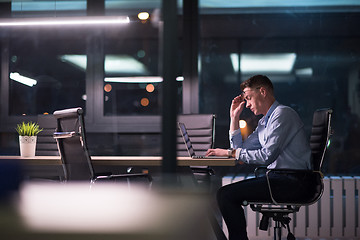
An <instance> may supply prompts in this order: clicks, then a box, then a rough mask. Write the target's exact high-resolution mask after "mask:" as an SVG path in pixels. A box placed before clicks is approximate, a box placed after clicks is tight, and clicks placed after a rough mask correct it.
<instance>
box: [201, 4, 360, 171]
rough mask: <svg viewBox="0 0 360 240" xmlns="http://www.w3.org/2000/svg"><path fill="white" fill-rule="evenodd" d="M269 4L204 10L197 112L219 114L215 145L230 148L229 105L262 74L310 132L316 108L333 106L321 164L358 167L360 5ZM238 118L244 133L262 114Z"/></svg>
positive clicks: (339, 168) (331, 167)
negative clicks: (330, 130) (245, 85)
mask: <svg viewBox="0 0 360 240" xmlns="http://www.w3.org/2000/svg"><path fill="white" fill-rule="evenodd" d="M202 2H206V1H202ZM269 2H270V5H269V6H267V4H264V5H263V6H262V7H259V6H250V3H249V5H247V4H245V3H244V5H242V6H239V8H238V9H222V10H220V12H221V14H220V13H219V12H217V14H215V12H214V11H215V10H214V9H213V8H211V7H203V8H202V9H201V11H202V14H201V74H200V76H201V79H200V81H199V84H200V89H201V90H200V96H199V99H200V111H201V112H204V113H215V114H216V115H217V131H216V139H217V142H216V144H215V145H216V146H217V147H224V148H226V147H228V146H229V145H228V144H229V143H228V126H229V106H230V103H231V99H232V98H234V97H235V96H237V95H238V94H239V93H240V89H239V86H240V83H241V82H242V81H244V80H246V79H247V78H249V77H250V76H252V75H256V74H264V75H267V76H268V77H269V78H270V79H271V80H272V81H273V83H274V88H275V95H276V98H277V100H278V101H279V102H280V103H282V104H285V105H288V106H291V107H292V108H294V109H295V110H296V111H297V112H298V113H299V115H300V117H301V118H302V120H303V122H304V124H305V128H306V131H307V133H308V134H310V131H311V124H312V115H313V112H314V111H315V110H316V109H318V108H332V109H333V110H334V114H333V119H332V128H333V135H332V138H331V143H330V145H329V149H328V152H327V155H326V159H325V163H324V165H325V166H324V167H325V168H324V170H325V172H326V173H327V174H358V173H360V157H359V156H360V154H359V150H358V148H357V146H356V145H357V136H358V133H359V127H358V126H359V124H360V108H359V103H360V101H359V99H360V98H359V84H360V75H359V72H360V45H359V44H358V43H359V42H360V38H359V36H360V35H359V33H360V30H359V28H358V24H359V22H360V9H359V3H355V2H351V1H348V2H341V3H343V4H341V3H340V2H337V3H336V5H337V4H339V6H338V7H337V8H336V9H335V8H334V5H333V6H328V5H326V6H322V5H321V4H320V3H319V2H318V6H316V7H315V6H313V5H312V4H311V5H307V6H306V8H304V6H303V5H302V4H300V5H299V6H298V7H297V6H296V3H294V4H295V5H294V6H295V7H292V8H286V6H282V8H277V9H273V8H271V7H272V5H273V4H274V3H275V2H277V3H279V1H269ZM298 3H300V2H298ZM340 5H341V6H340ZM349 6H352V7H349ZM241 118H242V120H245V121H246V122H247V123H248V124H247V127H246V128H245V129H244V132H246V133H250V132H252V131H253V130H254V128H255V127H256V125H257V120H258V119H259V117H256V116H254V115H253V114H252V113H251V112H250V111H249V110H247V111H245V112H244V113H243V115H242V116H241Z"/></svg>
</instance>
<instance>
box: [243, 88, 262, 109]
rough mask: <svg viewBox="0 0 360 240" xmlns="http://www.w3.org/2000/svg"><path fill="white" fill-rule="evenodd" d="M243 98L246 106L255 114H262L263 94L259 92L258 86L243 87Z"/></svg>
mask: <svg viewBox="0 0 360 240" xmlns="http://www.w3.org/2000/svg"><path fill="white" fill-rule="evenodd" d="M243 94H244V99H245V100H246V107H247V108H250V110H251V111H252V112H253V113H254V114H255V115H259V114H263V111H262V110H263V109H262V108H263V96H262V95H261V93H260V87H257V88H248V87H247V88H244V93H243Z"/></svg>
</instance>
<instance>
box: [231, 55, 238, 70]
mask: <svg viewBox="0 0 360 240" xmlns="http://www.w3.org/2000/svg"><path fill="white" fill-rule="evenodd" d="M230 59H231V63H232V66H233V69H234V72H236V73H237V72H239V54H237V53H231V54H230Z"/></svg>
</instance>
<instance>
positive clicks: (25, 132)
mask: <svg viewBox="0 0 360 240" xmlns="http://www.w3.org/2000/svg"><path fill="white" fill-rule="evenodd" d="M15 130H16V132H17V133H18V134H19V135H20V136H36V135H38V134H39V133H40V132H41V131H42V130H43V129H42V128H41V129H40V126H39V125H38V124H37V123H34V122H27V123H25V122H22V123H20V124H18V125H17V126H16V128H15Z"/></svg>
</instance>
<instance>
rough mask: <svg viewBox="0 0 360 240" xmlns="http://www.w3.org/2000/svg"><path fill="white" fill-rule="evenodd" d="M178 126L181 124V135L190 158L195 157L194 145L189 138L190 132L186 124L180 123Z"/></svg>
mask: <svg viewBox="0 0 360 240" xmlns="http://www.w3.org/2000/svg"><path fill="white" fill-rule="evenodd" d="M178 124H179V129H180V133H181V135H182V138H183V140H184V143H185V146H186V149H187V151H188V153H189V155H190V157H192V156H195V151H194V148H193V146H192V143H191V141H190V137H189V134H188V132H187V130H186V127H185V124H184V123H181V122H179V123H178Z"/></svg>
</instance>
